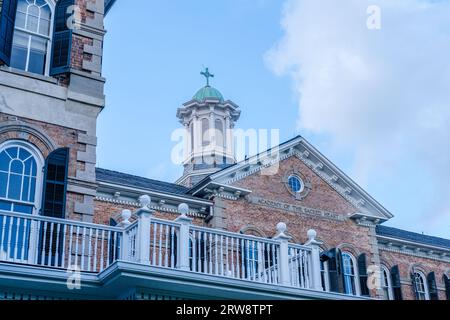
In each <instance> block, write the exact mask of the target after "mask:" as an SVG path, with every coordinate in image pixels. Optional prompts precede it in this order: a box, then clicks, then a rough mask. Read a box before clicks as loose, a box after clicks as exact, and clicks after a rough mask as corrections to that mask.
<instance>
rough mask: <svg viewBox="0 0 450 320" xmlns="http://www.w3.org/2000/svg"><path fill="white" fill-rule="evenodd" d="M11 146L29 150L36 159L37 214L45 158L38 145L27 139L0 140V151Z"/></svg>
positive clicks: (40, 198)
mask: <svg viewBox="0 0 450 320" xmlns="http://www.w3.org/2000/svg"><path fill="white" fill-rule="evenodd" d="M10 147H20V148H23V149H25V150H27V151H28V152H30V153H31V155H32V156H33V158H34V160H35V161H36V165H37V175H36V183H35V196H34V210H33V213H32V214H33V215H37V214H38V211H39V210H40V208H41V202H42V192H43V181H44V176H43V172H42V171H43V170H42V169H43V167H44V165H45V158H44V156H43V154H42V153H41V152H40V150H39V149H38V148H37V147H36V146H34V145H33V144H31V143H29V142H27V141H23V140H16V139H11V140H7V141H4V142H0V152H1V151H3V150H5V149H8V148H10ZM19 202H20V201H19Z"/></svg>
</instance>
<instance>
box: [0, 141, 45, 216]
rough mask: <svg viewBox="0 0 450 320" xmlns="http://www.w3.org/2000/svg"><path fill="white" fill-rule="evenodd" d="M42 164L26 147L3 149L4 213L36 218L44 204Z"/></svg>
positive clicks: (0, 191) (0, 200) (0, 190)
mask: <svg viewBox="0 0 450 320" xmlns="http://www.w3.org/2000/svg"><path fill="white" fill-rule="evenodd" d="M41 171H42V160H41V159H39V157H38V156H37V154H36V152H35V151H34V150H33V149H32V148H28V147H27V145H25V144H23V143H8V144H6V145H4V146H3V147H0V210H4V211H10V212H18V213H26V214H32V213H33V211H34V209H35V208H37V207H38V205H37V203H38V202H39V200H40V194H39V192H40V189H41V188H40V187H37V186H40V180H41Z"/></svg>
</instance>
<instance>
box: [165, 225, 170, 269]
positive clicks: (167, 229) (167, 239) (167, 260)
mask: <svg viewBox="0 0 450 320" xmlns="http://www.w3.org/2000/svg"><path fill="white" fill-rule="evenodd" d="M165 230H166V247H165V249H164V267H168V266H169V252H167V251H168V250H170V248H169V225H167V224H166V228H165Z"/></svg>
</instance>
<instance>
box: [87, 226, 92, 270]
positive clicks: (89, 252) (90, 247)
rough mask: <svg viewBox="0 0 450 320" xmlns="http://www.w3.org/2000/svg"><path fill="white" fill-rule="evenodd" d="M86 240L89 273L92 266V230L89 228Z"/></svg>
mask: <svg viewBox="0 0 450 320" xmlns="http://www.w3.org/2000/svg"><path fill="white" fill-rule="evenodd" d="M88 237H89V240H88V271H91V264H92V228H89V236H88Z"/></svg>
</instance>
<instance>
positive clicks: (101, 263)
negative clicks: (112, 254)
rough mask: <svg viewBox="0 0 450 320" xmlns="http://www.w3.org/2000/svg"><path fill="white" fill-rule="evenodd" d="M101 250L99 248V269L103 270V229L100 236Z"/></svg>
mask: <svg viewBox="0 0 450 320" xmlns="http://www.w3.org/2000/svg"><path fill="white" fill-rule="evenodd" d="M100 245H101V250H100V271H103V264H104V261H103V260H104V255H105V251H104V248H105V230H102V236H101V241H100Z"/></svg>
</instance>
